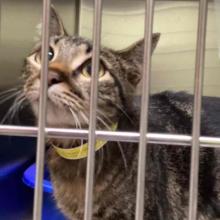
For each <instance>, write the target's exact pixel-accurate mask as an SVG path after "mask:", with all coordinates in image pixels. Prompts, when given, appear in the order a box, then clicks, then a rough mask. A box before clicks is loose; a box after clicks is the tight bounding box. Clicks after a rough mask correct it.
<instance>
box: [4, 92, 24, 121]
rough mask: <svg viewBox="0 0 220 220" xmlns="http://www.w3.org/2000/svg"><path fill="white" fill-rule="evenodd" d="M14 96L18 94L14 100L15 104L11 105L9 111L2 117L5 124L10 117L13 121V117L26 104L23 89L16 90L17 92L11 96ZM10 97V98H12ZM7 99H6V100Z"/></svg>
mask: <svg viewBox="0 0 220 220" xmlns="http://www.w3.org/2000/svg"><path fill="white" fill-rule="evenodd" d="M14 96H17V97H16V98H15V100H14V102H13V104H12V105H11V107H10V108H9V110H8V112H7V113H6V114H5V116H4V117H3V118H2V120H1V123H2V124H3V123H4V122H5V121H6V120H7V119H9V123H11V122H12V120H13V118H14V117H15V116H16V113H17V112H18V111H19V109H20V107H21V106H22V104H23V106H24V103H25V101H26V99H25V97H24V94H23V92H22V91H17V92H15V94H13V95H12V96H10V98H13V97H14ZM10 98H9V97H8V99H10ZM4 101H6V100H4Z"/></svg>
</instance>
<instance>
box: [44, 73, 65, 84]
mask: <svg viewBox="0 0 220 220" xmlns="http://www.w3.org/2000/svg"><path fill="white" fill-rule="evenodd" d="M62 81H63V80H62V76H61V74H60V73H57V72H54V71H49V72H48V87H50V86H52V85H55V84H58V83H61V82H62Z"/></svg>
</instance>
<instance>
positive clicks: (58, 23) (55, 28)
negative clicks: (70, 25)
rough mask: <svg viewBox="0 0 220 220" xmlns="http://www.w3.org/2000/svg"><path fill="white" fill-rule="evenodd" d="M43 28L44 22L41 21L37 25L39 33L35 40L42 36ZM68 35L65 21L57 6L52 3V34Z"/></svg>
mask: <svg viewBox="0 0 220 220" xmlns="http://www.w3.org/2000/svg"><path fill="white" fill-rule="evenodd" d="M41 30H42V24H41V23H40V24H39V25H37V33H38V35H37V36H36V37H35V40H36V41H38V40H40V38H41ZM64 35H68V34H67V32H66V30H65V28H64V25H63V22H62V20H61V18H60V16H59V15H58V13H57V11H56V9H55V7H54V6H53V5H51V7H50V36H64Z"/></svg>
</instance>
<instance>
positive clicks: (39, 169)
mask: <svg viewBox="0 0 220 220" xmlns="http://www.w3.org/2000/svg"><path fill="white" fill-rule="evenodd" d="M42 22H43V24H42V51H41V56H42V61H41V62H42V69H41V81H40V105H39V120H38V135H37V158H36V178H35V179H36V187H35V191H34V211H33V219H34V220H41V215H42V197H43V192H42V182H43V174H44V155H45V124H46V113H47V112H46V107H47V74H48V48H49V26H50V0H44V1H43V21H42Z"/></svg>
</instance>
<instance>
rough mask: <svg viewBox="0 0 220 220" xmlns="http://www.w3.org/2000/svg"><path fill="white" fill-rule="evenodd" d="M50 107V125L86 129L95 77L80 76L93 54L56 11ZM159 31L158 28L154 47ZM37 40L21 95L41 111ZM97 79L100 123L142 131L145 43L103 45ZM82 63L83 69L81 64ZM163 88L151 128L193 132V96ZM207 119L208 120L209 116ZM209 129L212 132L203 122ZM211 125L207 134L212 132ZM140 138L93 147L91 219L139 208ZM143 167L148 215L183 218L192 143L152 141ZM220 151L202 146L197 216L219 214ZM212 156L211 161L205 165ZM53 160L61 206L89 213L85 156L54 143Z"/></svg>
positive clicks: (124, 215) (130, 214)
mask: <svg viewBox="0 0 220 220" xmlns="http://www.w3.org/2000/svg"><path fill="white" fill-rule="evenodd" d="M51 18H52V19H51V33H50V35H51V37H50V46H51V48H53V51H54V56H53V57H52V59H51V61H50V62H49V80H48V86H49V88H48V113H47V125H48V126H50V127H70V128H77V127H78V128H88V117H89V100H90V98H89V94H90V82H91V81H90V77H85V76H83V74H82V71H83V70H82V69H83V68H84V66H88V65H89V64H88V62H90V61H88V60H90V59H91V51H92V44H91V42H90V41H89V40H86V39H83V38H80V37H72V36H69V35H68V34H67V32H66V31H65V29H64V27H63V25H62V21H61V20H60V18H59V17H58V15H57V13H56V12H55V10H54V9H52V15H51ZM158 39H159V34H153V37H152V43H153V46H152V51H153V50H154V48H155V47H156V44H157V41H158ZM39 53H40V44H39V45H37V46H36V47H35V48H34V50H33V52H32V53H31V55H30V56H28V57H27V59H26V63H25V83H24V93H25V96H26V98H27V100H29V102H30V104H31V106H32V109H33V112H34V113H35V115H36V117H38V115H37V113H38V100H39V82H40V71H41V66H40V55H39ZM100 54H101V55H100V63H101V65H102V66H103V68H104V71H105V73H104V75H103V76H100V78H99V89H98V104H97V105H98V111H97V124H98V128H99V129H107V130H108V129H109V126H111V124H112V123H114V122H118V130H131V131H132V130H137V129H138V126H139V125H138V121H139V102H138V101H137V100H136V101H135V99H134V94H135V89H136V86H137V85H138V83H139V82H140V80H141V72H142V59H143V41H139V42H137V43H135V44H134V45H132V46H131V47H130V48H128V49H127V50H124V51H113V50H111V49H108V48H102V49H101V53H100ZM82 65H84V66H83V67H81V66H82ZM177 97H178V98H175V94H173V93H169V92H165V93H161V94H158V95H154V96H152V97H151V105H150V113H149V114H150V117H149V119H150V121H149V129H150V131H156V132H170V133H185V134H186V133H190V131H191V118H192V117H191V116H192V98H191V97H190V96H187V95H185V94H181V93H180V94H179V95H178V96H177ZM204 123H205V122H204ZM206 128H207V129H205V131H204V133H209V132H210V133H211V132H212V129H211V128H209V127H208V125H207V127H206ZM207 131H208V132H207ZM78 142H80V140H54V139H51V140H49V143H55V144H56V145H59V146H60V147H64V148H68V147H74V146H75V145H77V143H78ZM137 152H138V148H137V145H136V144H128V143H121V144H120V143H116V142H109V143H107V144H106V146H104V148H102V150H100V151H98V152H97V153H96V167H95V186H94V203H93V204H94V205H93V219H96V220H101V219H102V220H122V219H125V220H131V219H134V213H135V196H136V179H137ZM147 155H148V156H147V168H146V190H145V214H144V219H145V220H165V219H166V220H186V219H187V212H188V186H189V160H190V159H189V158H190V149H189V148H188V147H176V146H175V147H172V146H163V145H149V146H148V154H147ZM217 155H218V154H217V153H216V152H215V151H214V150H207V149H202V150H201V154H200V159H201V161H202V162H201V164H200V166H201V168H200V188H199V212H198V219H199V220H214V219H218V218H217V213H218V211H217V210H218V202H217V201H218V198H219V196H218V195H219V194H218V191H219V188H218V186H219V183H218V181H219V180H218V179H219V177H218V176H219V175H218V169H219V168H218V167H219V166H218V156H217ZM207 161H210V163H207ZM48 166H49V170H50V175H51V179H52V182H53V186H54V196H55V199H56V202H57V206H58V207H59V208H60V210H61V211H62V212H63V213H64V214H65V215H66V216H67V218H68V219H71V220H81V219H83V214H84V197H85V193H84V191H85V171H86V159H81V160H66V159H63V158H61V157H60V156H59V155H58V154H57V153H56V152H55V150H54V149H53V148H52V147H51V148H50V149H49V152H48Z"/></svg>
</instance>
